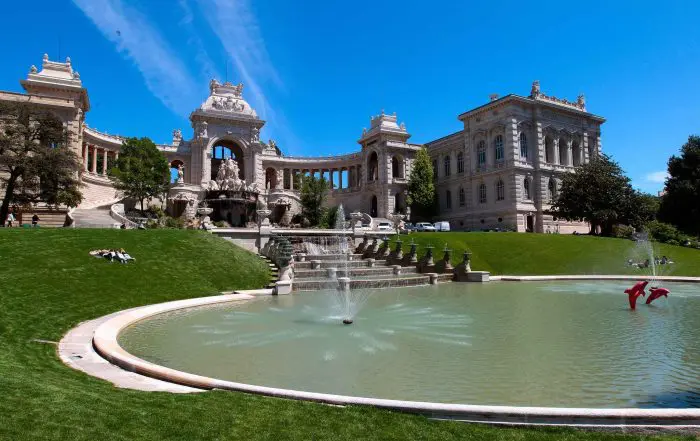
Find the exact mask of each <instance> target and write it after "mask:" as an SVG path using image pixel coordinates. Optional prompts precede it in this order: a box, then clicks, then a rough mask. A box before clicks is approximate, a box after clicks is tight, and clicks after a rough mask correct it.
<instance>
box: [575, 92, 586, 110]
mask: <svg viewBox="0 0 700 441" xmlns="http://www.w3.org/2000/svg"><path fill="white" fill-rule="evenodd" d="M576 104H578V106H579V107H580V108H582V109H585V108H586V96H585V95H584V94H581V95H579V96H578V98H577V99H576Z"/></svg>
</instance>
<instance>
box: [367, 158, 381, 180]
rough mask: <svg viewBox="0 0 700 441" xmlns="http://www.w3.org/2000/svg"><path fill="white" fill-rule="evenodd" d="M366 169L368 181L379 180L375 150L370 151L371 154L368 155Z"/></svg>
mask: <svg viewBox="0 0 700 441" xmlns="http://www.w3.org/2000/svg"><path fill="white" fill-rule="evenodd" d="M367 170H368V171H369V174H368V175H367V180H368V181H369V182H372V181H378V180H379V159H378V158H377V152H372V154H371V155H369V160H368V161H367Z"/></svg>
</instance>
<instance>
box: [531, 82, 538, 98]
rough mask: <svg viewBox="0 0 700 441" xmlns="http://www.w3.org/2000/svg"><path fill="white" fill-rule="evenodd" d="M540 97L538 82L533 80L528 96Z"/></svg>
mask: <svg viewBox="0 0 700 441" xmlns="http://www.w3.org/2000/svg"><path fill="white" fill-rule="evenodd" d="M539 95H540V80H535V81H533V82H532V89H530V96H531V97H537V96H539Z"/></svg>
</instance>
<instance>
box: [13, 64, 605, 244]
mask: <svg viewBox="0 0 700 441" xmlns="http://www.w3.org/2000/svg"><path fill="white" fill-rule="evenodd" d="M21 84H22V86H23V87H24V89H25V90H26V92H27V93H26V94H16V93H9V92H0V100H14V101H31V102H33V103H35V104H37V105H41V106H46V107H48V108H50V109H51V110H52V111H54V112H55V113H56V114H57V115H58V116H59V117H60V118H61V120H62V121H63V122H64V123H65V124H66V126H67V127H68V128H69V130H70V132H71V144H70V145H71V148H73V149H74V150H75V152H76V153H77V154H78V155H80V156H81V157H82V158H83V165H84V170H83V173H82V179H83V182H84V183H85V184H86V189H85V190H84V193H85V195H86V200H85V201H84V202H83V204H82V206H84V207H91V206H99V205H105V204H108V203H113V202H116V201H117V200H118V199H119V195H117V194H116V192H115V191H114V189H113V188H112V187H111V185H110V183H109V180H108V179H107V178H106V173H107V170H108V167H109V164H110V162H111V161H114V160H116V159H117V158H118V157H119V150H120V147H121V144H122V140H123V138H122V137H120V136H115V135H109V134H106V133H102V132H99V131H97V130H95V129H93V128H91V127H88V126H87V124H85V113H86V112H88V111H89V110H90V104H89V100H88V94H87V90H86V89H85V88H83V87H82V82H81V80H80V75H79V74H78V73H77V72H76V71H74V70H73V68H72V65H71V62H70V59H67V60H66V61H65V62H63V63H61V62H54V61H50V60H49V59H48V56H46V55H45V56H44V60H43V64H42V70H41V71H38V69H37V68H35V67H33V66H32V68H31V70H30V73H29V75H28V77H27V79H26V80H22V81H21ZM243 89H244V87H243V85H242V84H237V85H234V84H232V83H229V82H226V83H223V84H222V83H219V82H218V81H216V80H212V81H211V82H210V84H209V96H208V97H207V98H206V99H205V100H204V102H203V103H202V104H201V105H200V106H199V107H198V108H197V109H195V110H194V111H193V112H192V113H191V114H190V122H191V125H192V129H193V131H194V136H193V137H192V138H191V139H189V140H185V139H183V137H182V132H181V130H180V129H176V130H174V131H173V136H172V142H171V143H170V144H167V145H158V148H159V149H160V150H161V151H162V152H163V155H164V156H165V157H166V158H167V160H168V161H169V162H170V164H171V167H173V168H179V169H180V170H181V179H178V180H177V182H174V183H173V187H172V189H171V191H170V194H169V196H168V209H169V211H170V212H171V213H172V214H174V215H184V216H187V217H190V216H193V215H194V214H195V212H196V207H197V205H198V203H199V202H200V201H201V200H202V199H203V198H204V196H205V194H206V192H207V190H208V189H209V188H210V185H211V184H210V182H211V181H212V180H214V179H215V175H216V172H217V170H218V167H219V164H220V163H221V162H222V161H223V160H225V159H227V158H233V159H234V160H235V161H236V162H237V164H238V168H239V173H240V178H241V179H242V180H244V181H245V182H246V183H247V184H248V185H249V186H253V187H257V189H259V190H258V191H259V192H260V193H261V194H262V195H263V197H265V198H266V200H267V204H268V205H269V206H270V208H271V209H272V211H273V215H272V217H273V220H274V221H277V222H282V223H284V222H288V221H289V219H290V217H291V215H293V214H294V213H297V212H299V210H300V206H299V189H298V186H299V179H298V175H300V174H315V175H317V176H318V175H320V176H324V177H325V178H326V179H328V180H329V181H330V182H331V183H332V189H331V191H330V192H329V195H328V201H327V202H328V205H336V204H340V203H342V204H343V205H344V206H345V208H346V212H350V211H360V212H363V213H368V214H369V215H370V216H372V217H379V218H388V217H390V215H391V214H393V213H396V212H401V213H406V212H407V211H408V209H407V207H406V191H407V181H408V176H409V175H410V172H411V167H412V164H413V159H414V155H415V153H416V151H417V150H418V149H420V148H422V147H427V149H428V152H429V154H430V155H431V157H432V158H433V161H434V165H435V166H436V167H435V168H436V184H437V189H438V196H439V199H440V214H439V216H438V217H439V220H447V221H449V222H450V223H451V226H452V228H453V229H457V230H460V229H464V230H475V229H476V230H478V229H485V228H503V229H513V230H517V231H526V230H532V231H538V232H547V231H561V232H567V231H573V230H574V229H578V230H580V231H581V232H583V230H584V229H585V226H584V225H579V224H569V223H564V222H559V221H556V220H554V219H552V218H551V217H548V216H547V215H546V214H545V213H546V210H547V209H548V208H549V200H550V199H551V194H552V193H554V194H555V193H556V189H557V188H558V183H559V181H560V180H561V176H562V173H568V172H571V171H573V169H574V166H576V165H578V164H581V163H585V162H586V161H588V159H589V158H590V156H591V155H595V154H598V153H599V152H600V125H601V124H602V123H603V122H604V119H603V118H601V117H598V116H595V115H592V114H591V113H588V112H587V111H586V109H585V100H584V98H583V96H580V97H579V98H578V100H577V101H576V102H570V101H567V100H562V99H558V98H554V97H550V96H546V95H544V94H543V93H541V92H540V89H539V83H538V82H535V83H533V88H532V91H531V93H530V95H529V96H527V97H524V96H518V95H507V96H505V97H503V98H500V99H498V98H497V97H495V96H492V97H491V101H490V102H489V103H487V104H485V105H483V106H480V107H477V108H476V109H473V110H470V111H468V112H466V113H464V114H462V115H460V116H459V120H460V121H461V122H462V123H463V129H462V130H460V131H459V132H456V133H453V134H451V135H448V136H446V137H443V138H440V139H437V140H435V141H431V142H429V143H427V144H425V145H420V144H413V143H409V142H408V139H409V138H410V136H411V135H410V134H409V133H408V132H407V130H406V127H405V125H404V124H403V123H401V124H399V122H398V120H397V117H396V114H395V113H394V114H392V115H389V114H385V113H384V112H383V111H382V112H381V114H379V115H377V116H375V117H372V118H371V119H370V127H369V129H364V130H363V131H362V135H361V136H360V138H359V140H358V141H357V142H358V144H359V145H360V149H359V151H358V152H356V153H352V154H348V155H339V156H323V157H295V156H284V155H283V154H282V152H281V150H280V149H279V148H278V146H277V145H276V143H275V142H274V141H273V140H269V141H267V142H264V141H262V139H261V136H260V135H261V131H262V129H263V127H264V125H265V121H263V120H262V119H260V118H259V117H258V116H257V114H256V112H255V110H254V109H252V108H251V106H250V105H249V104H248V102H247V101H246V100H245V99H244V97H243Z"/></svg>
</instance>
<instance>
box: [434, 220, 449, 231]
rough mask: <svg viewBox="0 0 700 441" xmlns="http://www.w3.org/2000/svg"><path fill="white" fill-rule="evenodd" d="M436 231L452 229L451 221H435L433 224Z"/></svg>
mask: <svg viewBox="0 0 700 441" xmlns="http://www.w3.org/2000/svg"><path fill="white" fill-rule="evenodd" d="M433 226H434V227H435V231H450V223H449V222H446V221H442V222H435V223H434V224H433Z"/></svg>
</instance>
